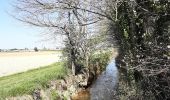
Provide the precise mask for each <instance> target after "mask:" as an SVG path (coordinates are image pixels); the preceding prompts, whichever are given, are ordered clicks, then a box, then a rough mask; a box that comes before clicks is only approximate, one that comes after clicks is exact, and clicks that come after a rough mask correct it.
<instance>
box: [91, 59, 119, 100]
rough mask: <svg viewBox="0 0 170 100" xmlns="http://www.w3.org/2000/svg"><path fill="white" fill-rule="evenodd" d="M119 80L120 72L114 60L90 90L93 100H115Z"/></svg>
mask: <svg viewBox="0 0 170 100" xmlns="http://www.w3.org/2000/svg"><path fill="white" fill-rule="evenodd" d="M117 80H118V70H117V67H116V66H115V60H114V59H113V60H112V61H111V62H110V63H109V65H108V66H107V67H106V71H104V72H103V73H102V74H101V75H100V76H99V77H98V79H97V80H96V81H95V82H94V84H93V85H92V87H91V89H90V99H91V100H113V99H114V94H115V89H116V85H117Z"/></svg>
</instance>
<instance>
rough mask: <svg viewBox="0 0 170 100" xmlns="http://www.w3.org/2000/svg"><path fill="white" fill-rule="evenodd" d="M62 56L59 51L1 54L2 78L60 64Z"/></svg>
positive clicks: (0, 75) (0, 69) (0, 72)
mask: <svg viewBox="0 0 170 100" xmlns="http://www.w3.org/2000/svg"><path fill="white" fill-rule="evenodd" d="M60 56H61V52H58V51H41V52H5V53H0V77H2V76H7V75H11V74H15V73H19V72H23V71H27V70H30V69H35V68H39V66H46V65H49V64H52V63H55V62H58V61H60V60H61V59H60Z"/></svg>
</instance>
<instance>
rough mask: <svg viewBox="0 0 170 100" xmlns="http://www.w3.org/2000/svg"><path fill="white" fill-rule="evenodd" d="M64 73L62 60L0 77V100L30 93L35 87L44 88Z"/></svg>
mask: <svg viewBox="0 0 170 100" xmlns="http://www.w3.org/2000/svg"><path fill="white" fill-rule="evenodd" d="M65 75H66V70H65V68H64V64H63V63H62V62H58V63H55V64H52V65H49V66H45V67H41V68H38V69H34V70H30V71H27V72H23V73H18V74H14V75H11V76H5V77H0V100H1V99H2V100H4V98H6V97H11V96H20V95H24V94H32V92H33V91H34V89H36V88H44V87H46V86H47V84H48V83H49V81H50V80H54V79H60V78H63V77H64V76H65Z"/></svg>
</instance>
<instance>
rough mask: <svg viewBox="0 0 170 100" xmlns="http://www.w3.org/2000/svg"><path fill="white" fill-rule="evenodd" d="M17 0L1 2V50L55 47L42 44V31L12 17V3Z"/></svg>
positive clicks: (45, 43) (1, 0)
mask: <svg viewBox="0 0 170 100" xmlns="http://www.w3.org/2000/svg"><path fill="white" fill-rule="evenodd" d="M13 1H15V0H0V49H10V48H34V47H35V46H37V47H44V46H46V47H54V46H55V44H54V43H52V42H50V44H49V42H47V41H46V42H42V41H41V40H42V39H43V37H42V36H40V33H41V32H42V30H40V29H37V28H34V27H30V26H28V25H26V24H24V23H22V22H19V21H18V20H16V19H14V18H13V17H11V16H10V15H9V14H8V13H7V12H9V13H10V12H11V11H12V8H11V5H10V3H11V2H13Z"/></svg>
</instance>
